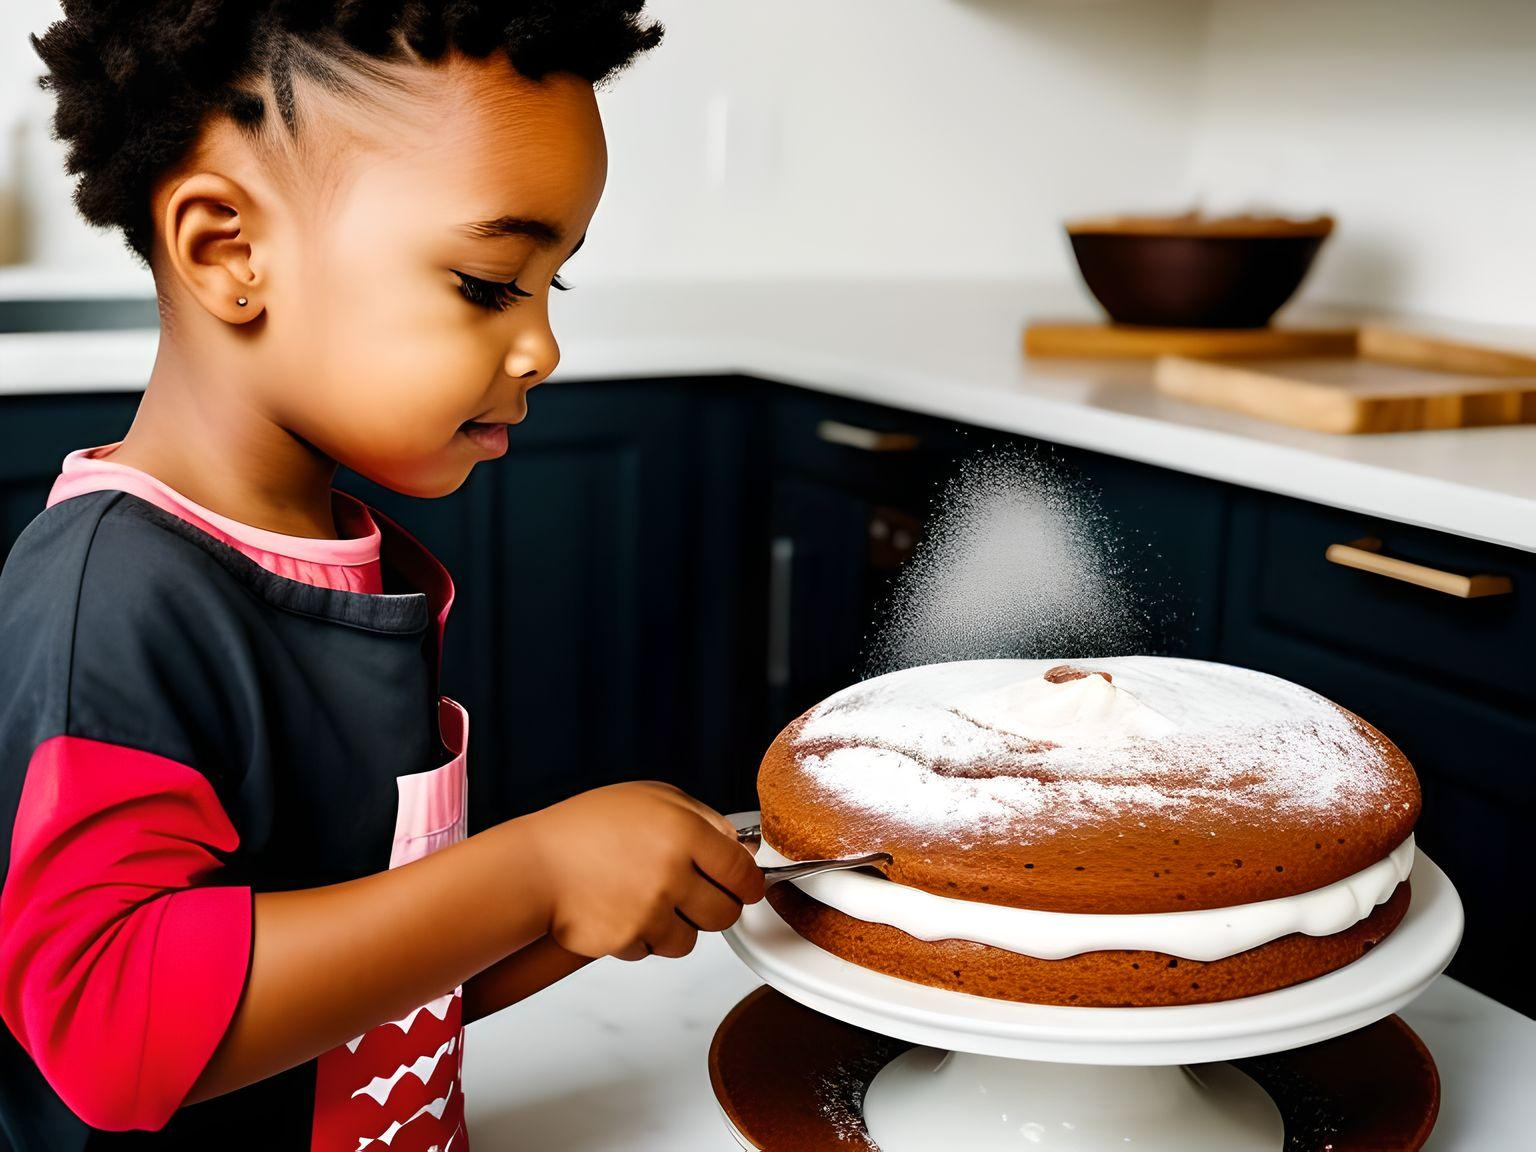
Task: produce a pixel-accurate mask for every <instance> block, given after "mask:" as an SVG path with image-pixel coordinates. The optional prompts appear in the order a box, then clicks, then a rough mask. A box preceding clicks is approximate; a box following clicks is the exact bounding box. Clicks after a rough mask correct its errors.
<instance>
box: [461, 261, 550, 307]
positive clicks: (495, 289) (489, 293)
mask: <svg viewBox="0 0 1536 1152" xmlns="http://www.w3.org/2000/svg"><path fill="white" fill-rule="evenodd" d="M450 271H452V272H453V274H454V275H455V276H457V277H458V278H459V295H461V296H463V297H464V299H466V300H468V301H469V302H470V303H471V304H473V305H474V306H475V307H477V308H485V309H487V310H489V311H492V312H504V311H505V310H506V309H508V308H510V307H511V306H512V305H513V304H516V303H517V301H518V299H519V298H523V297H527V296H532V295H533V293H532V292H528V291H525V290H524V289H522V288H519V287H518V286H517V281H515V280H482V279H481V278H480V277H479V276H471V275H470V274H469V273H468V272H460V271H459V270H458V269H457V268H453V269H450ZM549 286H550V287H551V288H555V289H557V290H559V291H561V292H569V291H570V290H571V285H569V284H567V283H565V282H564V281H562V280H561V279H560V277H559V276H556V277H555V278H554V279H553V280H551V281H550V282H549Z"/></svg>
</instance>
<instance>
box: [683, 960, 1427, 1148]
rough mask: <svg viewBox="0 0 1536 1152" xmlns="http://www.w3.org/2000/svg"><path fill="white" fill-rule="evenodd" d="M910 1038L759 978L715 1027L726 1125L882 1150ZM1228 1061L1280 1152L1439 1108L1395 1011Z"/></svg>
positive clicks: (716, 1081)
mask: <svg viewBox="0 0 1536 1152" xmlns="http://www.w3.org/2000/svg"><path fill="white" fill-rule="evenodd" d="M911 1047H912V1046H911V1045H910V1044H907V1043H905V1042H904V1041H901V1040H893V1039H891V1038H890V1037H889V1036H882V1035H880V1034H879V1033H876V1032H870V1031H867V1030H866V1029H863V1028H856V1027H854V1026H853V1025H852V1024H845V1023H843V1022H842V1021H841V1020H834V1019H832V1018H831V1017H830V1016H823V1015H821V1014H820V1013H819V1012H813V1011H811V1010H810V1009H809V1008H806V1007H803V1006H802V1005H800V1004H796V1003H795V1002H794V1001H793V1000H790V999H788V998H787V997H785V996H781V995H780V994H779V993H777V992H775V991H774V990H773V989H772V988H758V989H757V990H756V991H755V992H751V993H749V994H748V995H747V996H746V998H745V999H743V1000H742V1001H741V1003H739V1004H737V1005H736V1007H734V1008H732V1009H731V1011H730V1012H728V1013H727V1014H726V1017H725V1019H724V1020H723V1021H722V1022H721V1024H720V1027H719V1029H718V1030H717V1031H716V1033H715V1038H714V1042H713V1043H712V1044H711V1045H710V1049H709V1078H710V1083H711V1085H712V1086H713V1088H714V1091H715V1099H716V1100H717V1101H718V1102H719V1104H720V1111H721V1113H722V1114H723V1116H724V1119H725V1124H726V1127H727V1130H728V1131H729V1132H730V1134H731V1136H732V1138H733V1139H734V1140H735V1141H736V1143H737V1144H739V1145H740V1146H741V1147H742V1148H745V1149H748V1150H749V1152H758V1150H759V1149H768V1150H770V1152H783V1150H784V1149H793V1150H794V1152H889V1150H888V1149H883V1148H879V1147H878V1146H877V1145H876V1144H875V1142H874V1141H873V1140H872V1139H870V1136H869V1133H868V1131H867V1129H866V1128H865V1124H864V1102H865V1094H866V1091H867V1090H868V1088H869V1085H870V1082H871V1081H872V1080H873V1079H874V1078H875V1077H876V1075H878V1074H879V1072H880V1070H881V1069H882V1068H885V1067H886V1066H887V1065H889V1064H890V1063H891V1061H892V1060H895V1059H898V1058H900V1056H901V1054H902V1053H903V1052H906V1051H907V1050H908V1049H909V1048H911ZM1209 1067H1210V1065H1200V1066H1199V1067H1198V1068H1197V1071H1199V1072H1200V1073H1201V1074H1202V1075H1204V1073H1205V1071H1206V1069H1207V1068H1209ZM1231 1067H1232V1068H1234V1069H1236V1070H1238V1071H1240V1072H1241V1073H1243V1074H1244V1075H1245V1076H1246V1077H1248V1078H1249V1079H1250V1080H1252V1081H1253V1082H1254V1083H1256V1084H1258V1085H1259V1086H1260V1087H1261V1088H1263V1089H1264V1091H1265V1093H1266V1094H1267V1095H1268V1096H1269V1097H1270V1098H1271V1099H1272V1100H1273V1101H1274V1102H1275V1106H1276V1107H1277V1108H1278V1109H1279V1111H1280V1115H1281V1116H1282V1117H1283V1118H1284V1123H1285V1134H1286V1140H1287V1144H1286V1148H1287V1152H1385V1150H1386V1149H1391V1150H1392V1152H1416V1150H1417V1149H1419V1148H1422V1147H1423V1145H1424V1142H1425V1140H1427V1139H1428V1138H1429V1133H1430V1131H1431V1129H1433V1128H1434V1125H1435V1116H1436V1113H1437V1112H1438V1111H1439V1106H1440V1082H1439V1077H1438V1076H1437V1075H1436V1073H1435V1062H1434V1060H1433V1059H1432V1058H1431V1057H1430V1054H1429V1052H1428V1051H1427V1050H1426V1049H1425V1047H1424V1045H1423V1043H1422V1042H1421V1041H1420V1040H1419V1038H1418V1037H1417V1036H1415V1035H1414V1033H1413V1030H1412V1029H1410V1028H1409V1027H1408V1026H1407V1025H1406V1024H1404V1023H1403V1021H1402V1019H1401V1018H1399V1017H1397V1016H1389V1017H1387V1018H1386V1019H1384V1020H1379V1021H1377V1022H1376V1023H1375V1024H1371V1025H1367V1026H1366V1027H1365V1028H1362V1029H1360V1030H1359V1031H1356V1032H1351V1033H1349V1034H1348V1035H1347V1036H1339V1037H1336V1038H1335V1039H1333V1040H1325V1041H1323V1042H1322V1043H1321V1044H1309V1045H1307V1046H1306V1047H1304V1048H1295V1049H1292V1050H1290V1051H1288V1052H1278V1053H1275V1054H1273V1055H1269V1056H1255V1057H1252V1058H1250V1059H1247V1060H1239V1061H1236V1062H1235V1063H1234V1064H1232V1065H1231ZM1067 1070H1068V1071H1072V1070H1073V1069H1072V1068H1071V1066H1067ZM1076 1070H1077V1071H1083V1070H1084V1069H1082V1068H1078V1069H1076ZM940 1146H941V1147H944V1148H945V1150H946V1152H955V1150H957V1149H967V1145H966V1144H964V1143H962V1142H961V1141H959V1140H955V1141H951V1142H949V1143H948V1144H944V1145H940ZM1038 1146H1039V1145H1029V1144H1026V1145H1025V1147H1038ZM1120 1147H1121V1148H1137V1147H1141V1145H1139V1144H1135V1143H1132V1144H1122V1145H1120ZM967 1152H968V1149H967Z"/></svg>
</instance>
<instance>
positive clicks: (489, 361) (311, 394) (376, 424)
mask: <svg viewBox="0 0 1536 1152" xmlns="http://www.w3.org/2000/svg"><path fill="white" fill-rule="evenodd" d="M348 279H349V282H351V283H353V285H354V286H353V288H352V289H351V290H349V291H347V292H345V293H343V294H340V295H336V294H334V292H333V295H332V298H331V301H330V303H329V304H328V305H327V306H325V307H323V308H322V307H320V306H318V304H317V306H316V307H315V308H314V309H313V310H312V311H311V312H310V316H312V317H321V316H323V320H319V319H317V320H315V321H314V322H313V323H312V324H311V327H312V329H313V330H312V332H311V334H310V337H309V339H307V340H305V341H304V342H303V344H304V345H305V346H306V347H307V348H308V349H309V350H310V355H311V356H312V357H313V360H312V362H311V363H310V364H309V365H308V366H307V368H301V369H300V371H299V372H297V373H295V375H294V376H292V377H291V378H292V379H302V380H304V381H306V390H307V392H308V395H306V396H302V397H295V398H294V399H295V402H296V403H298V404H300V405H302V407H303V411H304V416H303V418H302V419H303V423H304V424H305V425H307V426H308V427H309V433H308V435H309V438H310V439H312V440H313V441H314V442H315V443H317V444H319V445H321V446H323V447H326V448H327V450H328V451H329V452H330V454H331V455H333V456H336V457H337V458H338V459H346V458H351V459H373V460H378V461H387V460H389V459H391V458H394V459H399V460H401V461H407V460H411V459H416V458H420V457H422V456H425V455H429V454H431V453H435V452H441V451H442V450H443V449H444V447H445V445H446V444H447V443H448V442H449V441H450V440H451V439H452V436H453V433H454V431H455V429H456V428H457V427H458V426H459V424H460V423H461V422H463V421H464V420H466V419H469V418H470V417H472V416H474V415H475V414H476V413H477V412H478V411H479V408H480V406H481V404H482V403H483V399H484V397H485V394H486V391H487V389H488V388H489V387H490V385H491V382H492V381H493V380H494V379H495V376H496V373H497V371H498V369H499V357H498V355H497V353H496V352H495V350H494V349H493V348H491V347H490V346H489V344H488V342H487V341H486V340H485V338H484V336H483V334H481V333H477V332H476V330H475V328H474V326H473V324H472V322H471V321H472V318H470V317H466V316H464V315H462V314H461V312H462V311H465V310H467V309H468V307H469V306H468V305H466V304H462V303H460V302H459V301H458V300H456V299H452V298H445V297H447V296H448V293H451V288H450V289H444V288H443V287H442V286H441V285H437V284H435V283H433V282H432V281H431V278H430V277H420V276H419V277H418V279H420V280H425V281H426V283H425V284H422V285H410V286H408V287H398V285H401V284H402V281H403V277H401V276H400V275H399V274H398V273H395V274H388V273H385V272H384V271H382V270H380V271H379V273H378V274H377V275H374V276H370V277H366V278H363V279H362V280H361V281H355V280H353V279H352V278H351V277H349V278H348ZM391 284H393V285H397V287H394V288H391V287H389V285H391Z"/></svg>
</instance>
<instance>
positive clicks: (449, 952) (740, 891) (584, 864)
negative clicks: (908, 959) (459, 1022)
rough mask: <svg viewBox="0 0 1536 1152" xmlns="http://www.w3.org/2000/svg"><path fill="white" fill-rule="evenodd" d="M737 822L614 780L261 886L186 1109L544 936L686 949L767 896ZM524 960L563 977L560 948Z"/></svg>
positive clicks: (568, 945) (569, 947)
mask: <svg viewBox="0 0 1536 1152" xmlns="http://www.w3.org/2000/svg"><path fill="white" fill-rule="evenodd" d="M729 828H730V825H729V824H728V823H727V822H726V821H725V820H724V818H723V817H721V816H719V815H717V814H715V813H714V812H712V811H710V810H709V809H708V808H706V807H704V806H703V805H701V804H698V803H697V802H695V801H693V800H691V799H690V798H688V797H687V796H685V795H684V794H683V793H681V792H679V791H678V790H677V789H675V788H671V787H670V786H667V785H662V784H654V783H642V784H621V785H614V786H612V787H609V788H600V789H596V790H595V791H592V792H588V793H584V794H582V795H580V796H577V797H574V798H573V799H571V800H567V801H565V802H564V803H562V804H557V805H554V806H553V807H551V808H546V809H544V810H543V811H541V812H536V813H533V814H532V815H529V816H524V817H520V818H519V819H516V820H511V821H508V822H507V823H505V824H501V825H498V826H496V827H494V828H490V829H487V830H486V831H484V832H482V833H480V834H478V835H476V836H472V837H470V838H469V839H467V840H465V841H462V842H460V843H458V844H454V845H451V846H450V847H447V848H444V849H441V850H439V851H437V852H434V853H432V854H431V855H430V856H426V857H424V858H422V859H420V860H416V861H413V862H412V863H410V864H406V865H403V866H401V867H399V868H393V869H390V870H389V871H387V872H381V873H378V874H376V875H373V876H368V877H364V878H362V879H359V880H352V881H348V882H346V883H343V884H334V885H329V886H327V887H324V888H312V889H307V890H302V891H295V892H273V893H263V894H260V895H258V896H257V897H256V898H255V906H256V911H255V932H254V936H255V940H254V945H253V949H252V956H251V964H250V971H249V974H248V976H247V978H246V984H245V990H244V993H243V995H242V997H241V1000H240V1004H239V1007H238V1008H237V1009H236V1011H235V1016H234V1019H233V1020H232V1021H231V1023H230V1026H229V1028H228V1029H227V1031H226V1032H225V1035H224V1037H223V1040H222V1041H221V1042H220V1044H219V1046H218V1048H217V1049H216V1050H215V1052H214V1054H213V1057H212V1058H211V1059H210V1061H209V1062H208V1064H207V1065H206V1067H205V1068H204V1069H203V1072H202V1074H201V1075H200V1076H199V1077H198V1079H197V1081H196V1083H195V1084H194V1086H193V1088H192V1091H191V1092H190V1093H189V1094H188V1096H187V1097H186V1100H185V1103H192V1102H195V1101H197V1100H203V1099H207V1098H208V1097H210V1096H217V1095H220V1094H221V1093H224V1092H229V1091H232V1090H234V1089H236V1088H239V1087H242V1086H244V1085H246V1084H249V1083H252V1082H254V1081H256V1080H260V1079H263V1078H265V1077H267V1076H271V1075H274V1074H275V1073H277V1072H280V1071H282V1070H284V1069H286V1068H290V1067H292V1066H293V1065H295V1064H298V1063H300V1062H302V1061H304V1060H307V1059H309V1058H310V1057H313V1056H315V1055H318V1054H319V1053H321V1052H324V1051H326V1050H328V1049H330V1048H332V1047H334V1046H336V1045H337V1044H341V1043H344V1042H345V1041H347V1040H349V1039H351V1038H352V1037H353V1036H356V1035H358V1034H360V1033H362V1032H364V1031H366V1030H367V1029H368V1028H370V1027H373V1026H374V1025H376V1024H378V1023H379V1022H380V1021H383V1020H390V1019H394V1018H396V1017H399V1016H403V1015H404V1014H405V1013H407V1012H409V1011H410V1010H411V1009H412V1008H413V1007H415V1006H416V1005H418V1004H422V1003H425V1002H426V1001H428V1000H430V999H432V998H433V997H436V996H439V995H441V994H442V992H443V991H444V990H445V989H449V988H453V987H454V986H455V985H458V984H461V983H464V982H466V981H468V980H469V979H470V977H472V976H473V975H474V974H475V973H477V972H480V971H482V970H484V969H486V968H487V967H489V966H490V965H492V964H494V963H495V962H496V961H497V960H499V959H501V958H502V957H505V956H508V955H510V954H512V953H515V952H518V951H519V950H521V949H524V948H526V947H527V946H529V945H530V944H532V943H533V942H534V941H536V940H538V939H539V938H540V937H541V936H544V935H545V934H546V933H548V934H549V935H550V937H551V939H552V940H553V941H554V943H555V945H556V946H557V947H558V948H559V949H561V950H562V951H564V952H565V953H567V955H570V956H572V957H574V956H586V957H593V956H601V955H608V954H613V955H619V956H622V957H624V958H626V959H637V958H639V957H642V956H645V955H647V954H649V953H651V952H654V953H656V954H657V955H684V954H686V953H687V952H688V951H689V950H690V949H691V948H692V947H693V942H694V939H695V937H696V934H697V931H698V929H701V928H702V929H706V930H719V929H721V928H725V927H727V926H729V925H730V924H731V923H734V921H735V919H736V917H737V916H738V915H739V914H740V910H741V905H742V903H743V902H748V903H750V902H752V901H755V900H757V899H759V898H761V896H762V890H763V889H762V875H761V873H760V872H759V871H758V869H757V868H756V866H755V865H754V863H753V861H752V857H751V856H750V855H749V854H748V853H747V851H746V850H745V849H743V848H742V847H741V846H740V845H739V844H737V843H736V839H735V836H734V834H733V833H730V832H729ZM402 925H409V928H408V929H407V930H402V927H401V926H402ZM529 955H530V957H534V958H537V959H538V962H539V964H540V965H541V967H540V968H539V969H538V971H541V972H558V968H559V964H558V961H559V959H560V955H559V953H551V952H549V951H545V950H539V951H535V952H531V953H530V954H529ZM544 963H552V964H554V968H544V967H542V965H543V964H544ZM518 967H522V966H518ZM512 971H513V969H508V970H507V973H505V974H503V975H504V976H507V977H508V978H509V979H510V974H511V972H512ZM533 972H534V970H533V969H531V968H530V969H525V970H524V971H523V972H522V973H521V974H520V975H519V976H518V977H517V980H525V979H527V978H529V977H532V976H533ZM532 983H533V984H534V985H536V984H537V978H536V977H535V978H534V979H533V980H532ZM512 984H513V988H514V989H515V986H516V981H513V982H512ZM523 986H524V987H525V988H526V990H528V991H531V990H532V987H528V985H526V984H525V985H523Z"/></svg>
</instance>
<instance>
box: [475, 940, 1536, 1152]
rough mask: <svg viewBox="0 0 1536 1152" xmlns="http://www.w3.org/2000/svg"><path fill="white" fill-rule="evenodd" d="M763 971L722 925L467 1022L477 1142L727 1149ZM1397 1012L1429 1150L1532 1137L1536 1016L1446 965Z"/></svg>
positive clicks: (689, 1151)
mask: <svg viewBox="0 0 1536 1152" xmlns="http://www.w3.org/2000/svg"><path fill="white" fill-rule="evenodd" d="M760 983H761V981H760V980H759V979H758V978H757V976H756V975H754V974H753V973H752V972H751V971H750V970H749V969H748V968H747V967H746V966H745V965H743V964H742V963H741V962H740V961H739V960H737V959H736V957H735V955H734V954H732V952H731V951H730V949H729V948H728V947H727V946H726V944H725V941H724V940H722V939H721V938H720V937H719V936H704V937H702V938H701V939H700V941H699V944H698V947H697V948H695V949H694V951H693V954H692V955H690V956H688V957H686V958H685V959H682V960H662V959H656V958H652V959H648V960H643V961H641V962H639V963H636V964H626V963H623V962H622V961H618V960H600V961H598V962H597V963H595V964H592V965H589V966H588V967H587V968H585V969H583V970H582V971H580V972H577V973H576V974H575V975H573V976H570V977H568V978H567V979H565V980H563V981H562V982H560V983H559V984H556V985H554V986H553V987H551V988H549V989H546V990H545V991H544V992H542V993H540V994H539V995H537V996H535V997H533V998H532V999H530V1000H526V1001H524V1002H523V1003H521V1004H518V1005H515V1006H513V1007H511V1008H508V1009H506V1010H505V1011H502V1012H500V1013H498V1014H497V1015H495V1016H491V1017H488V1018H486V1019H484V1020H479V1021H476V1022H475V1023H474V1024H471V1025H470V1026H469V1028H468V1030H467V1033H466V1036H465V1041H464V1093H465V1102H466V1104H467V1107H468V1112H469V1125H470V1138H471V1141H472V1143H473V1144H474V1145H475V1146H476V1147H481V1148H497V1149H509V1150H511V1149H518V1148H537V1149H539V1150H540V1152H656V1150H657V1149H663V1148H664V1149H667V1152H724V1150H725V1149H729V1148H734V1147H735V1144H734V1142H733V1141H732V1139H731V1137H730V1136H729V1135H728V1134H727V1132H726V1129H725V1125H724V1122H723V1121H722V1120H721V1118H720V1113H719V1111H718V1109H717V1107H716V1105H715V1098H714V1094H713V1092H712V1091H711V1089H710V1084H709V1069H708V1066H707V1060H708V1054H709V1042H710V1039H711V1037H712V1036H713V1035H714V1032H715V1028H716V1027H717V1026H718V1025H719V1023H720V1021H721V1019H723V1018H724V1016H725V1014H726V1012H727V1011H729V1010H730V1008H731V1007H732V1006H733V1005H734V1004H735V1003H736V1002H737V1001H739V1000H740V999H741V998H742V997H743V996H745V995H746V994H747V993H748V992H750V991H751V990H752V989H753V988H756V987H757V986H758V985H759V984H760ZM1400 1015H1401V1016H1402V1017H1403V1018H1404V1019H1405V1020H1407V1022H1408V1023H1409V1025H1410V1026H1412V1028H1413V1029H1414V1031H1415V1032H1417V1033H1418V1034H1419V1036H1420V1037H1421V1038H1422V1039H1423V1040H1424V1042H1425V1044H1427V1045H1428V1046H1429V1049H1430V1052H1431V1053H1432V1054H1433V1055H1434V1058H1435V1063H1436V1064H1437V1066H1438V1067H1439V1069H1440V1082H1441V1105H1440V1117H1439V1120H1438V1121H1437V1123H1436V1125H1435V1131H1434V1133H1433V1135H1432V1136H1431V1137H1430V1140H1429V1143H1428V1144H1427V1145H1425V1148H1426V1152H1481V1150H1484V1149H1486V1150H1489V1152H1492V1150H1494V1149H1515V1148H1524V1147H1530V1146H1531V1142H1532V1132H1533V1131H1536V1098H1533V1097H1532V1095H1531V1094H1530V1091H1529V1085H1530V1084H1531V1082H1532V1077H1533V1076H1536V1021H1532V1020H1529V1019H1527V1018H1526V1017H1524V1016H1522V1015H1520V1014H1519V1013H1517V1012H1514V1011H1512V1010H1511V1009H1509V1008H1505V1007H1504V1006H1502V1005H1500V1004H1498V1003H1496V1002H1494V1001H1493V1000H1490V999H1488V998H1487V997H1486V996H1483V995H1482V994H1481V993H1478V992H1474V991H1473V990H1472V989H1470V988H1468V987H1467V986H1466V985H1464V984H1461V983H1458V982H1457V981H1455V980H1453V979H1451V978H1450V977H1447V976H1442V977H1440V978H1439V979H1438V980H1436V981H1435V983H1434V984H1433V985H1431V986H1430V989H1429V991H1427V992H1426V993H1425V994H1424V995H1423V996H1422V997H1420V998H1419V999H1418V1000H1417V1001H1415V1002H1414V1003H1413V1004H1411V1005H1409V1007H1408V1008H1406V1009H1404V1010H1403V1011H1402V1012H1401V1013H1400Z"/></svg>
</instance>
